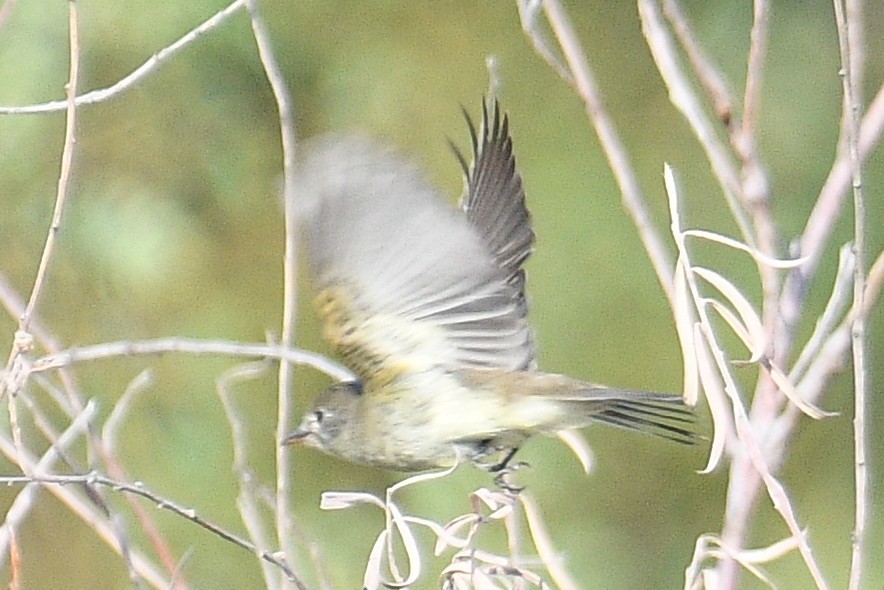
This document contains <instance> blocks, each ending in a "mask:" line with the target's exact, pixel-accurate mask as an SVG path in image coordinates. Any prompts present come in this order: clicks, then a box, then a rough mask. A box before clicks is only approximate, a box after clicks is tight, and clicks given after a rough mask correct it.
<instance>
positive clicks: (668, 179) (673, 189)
mask: <svg viewBox="0 0 884 590" xmlns="http://www.w3.org/2000/svg"><path fill="white" fill-rule="evenodd" d="M663 186H664V187H665V188H666V196H667V198H668V199H669V219H670V221H671V223H672V235H673V236H675V237H676V240H677V241H678V242H681V241H682V239H681V238H682V237H683V236H682V233H681V216H680V215H679V213H678V186H677V184H676V182H675V174H674V173H673V171H672V166H670V165H669V164H668V163H664V164H663Z"/></svg>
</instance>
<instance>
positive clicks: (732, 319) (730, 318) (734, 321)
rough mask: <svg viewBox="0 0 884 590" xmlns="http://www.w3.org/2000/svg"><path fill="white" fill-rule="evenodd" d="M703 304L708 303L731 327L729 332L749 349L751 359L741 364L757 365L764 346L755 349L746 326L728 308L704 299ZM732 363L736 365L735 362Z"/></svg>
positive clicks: (712, 300) (713, 300)
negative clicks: (732, 332)
mask: <svg viewBox="0 0 884 590" xmlns="http://www.w3.org/2000/svg"><path fill="white" fill-rule="evenodd" d="M704 302H705V303H708V304H709V305H710V306H711V307H712V308H713V309H715V311H716V312H718V315H719V316H721V318H722V319H723V320H724V321H725V322H727V324H728V325H729V326H730V327H731V330H733V331H734V334H736V335H737V337H738V338H739V339H740V340H741V341H742V342H743V344H744V345H745V346H746V348H747V349H749V352H751V353H752V357H751V358H750V359H749V360H748V361H741V362H747V363H757V362H758V361H760V360H761V359H762V357H764V346H760V347H756V343H755V342H753V341H752V336H751V335H750V334H749V331H748V330H747V329H746V326H745V325H744V324H743V322H741V321H740V319H739V318H738V317H737V316H736V314H735V313H734V312H732V311H731V310H730V308H729V307H727V306H726V305H725V304H723V303H722V302H721V301H718V300H717V299H705V300H704ZM761 344H762V345H763V344H764V343H763V342H762V343H761ZM733 362H734V363H737V361H733Z"/></svg>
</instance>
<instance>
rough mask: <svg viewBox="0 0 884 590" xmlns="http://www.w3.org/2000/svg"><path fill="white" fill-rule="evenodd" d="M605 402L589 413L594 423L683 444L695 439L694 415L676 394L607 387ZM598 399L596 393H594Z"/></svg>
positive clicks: (693, 441)
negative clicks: (606, 402) (606, 400)
mask: <svg viewBox="0 0 884 590" xmlns="http://www.w3.org/2000/svg"><path fill="white" fill-rule="evenodd" d="M605 393H606V394H607V395H606V396H605V397H608V396H610V397H608V402H609V403H608V404H604V405H603V406H602V409H598V406H596V410H595V411H594V412H593V413H592V416H591V419H592V420H593V421H594V422H602V423H604V424H610V425H611V426H616V427H618V428H625V429H627V430H635V431H637V432H643V433H645V434H650V435H653V436H658V437H660V438H665V439H667V440H672V441H675V442H678V443H682V444H693V443H695V442H696V439H697V434H696V433H695V430H694V423H695V420H696V415H695V414H694V411H693V410H692V409H691V408H690V407H689V406H688V405H687V404H685V402H684V400H683V399H682V398H681V397H679V396H675V395H665V394H660V393H649V392H644V391H633V390H629V389H626V390H624V389H606V390H605ZM593 397H595V398H596V399H598V397H597V396H593Z"/></svg>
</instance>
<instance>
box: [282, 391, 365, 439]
mask: <svg viewBox="0 0 884 590" xmlns="http://www.w3.org/2000/svg"><path fill="white" fill-rule="evenodd" d="M361 399H362V384H361V383H359V382H358V381H343V382H341V383H336V384H335V385H332V386H331V387H329V388H328V389H326V390H325V391H323V392H322V393H321V394H319V397H318V398H316V401H315V402H314V404H313V408H311V409H310V411H309V412H307V413H306V414H304V417H303V418H302V419H301V424H300V425H299V426H298V428H297V429H295V430H294V431H293V432H291V433H290V434H289V435H288V436H286V437H285V438H284V439H283V441H282V444H284V445H293V444H305V445H308V446H311V447H315V448H317V449H321V450H323V451H326V452H329V453H335V454H341V449H340V447H341V443H342V442H343V441H345V440H346V439H347V434H348V433H350V432H352V430H353V429H354V428H355V427H356V424H354V421H356V420H357V419H358V407H359V404H360V401H361ZM344 454H345V455H346V453H344Z"/></svg>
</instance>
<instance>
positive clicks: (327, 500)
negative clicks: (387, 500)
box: [319, 492, 384, 510]
mask: <svg viewBox="0 0 884 590" xmlns="http://www.w3.org/2000/svg"><path fill="white" fill-rule="evenodd" d="M357 504H374V505H375V506H377V507H378V508H384V503H383V502H381V500H380V499H379V498H377V497H375V496H373V495H371V494H367V493H365V492H322V495H321V496H320V497H319V508H320V509H321V510H343V509H345V508H351V507H353V506H355V505H357Z"/></svg>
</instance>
